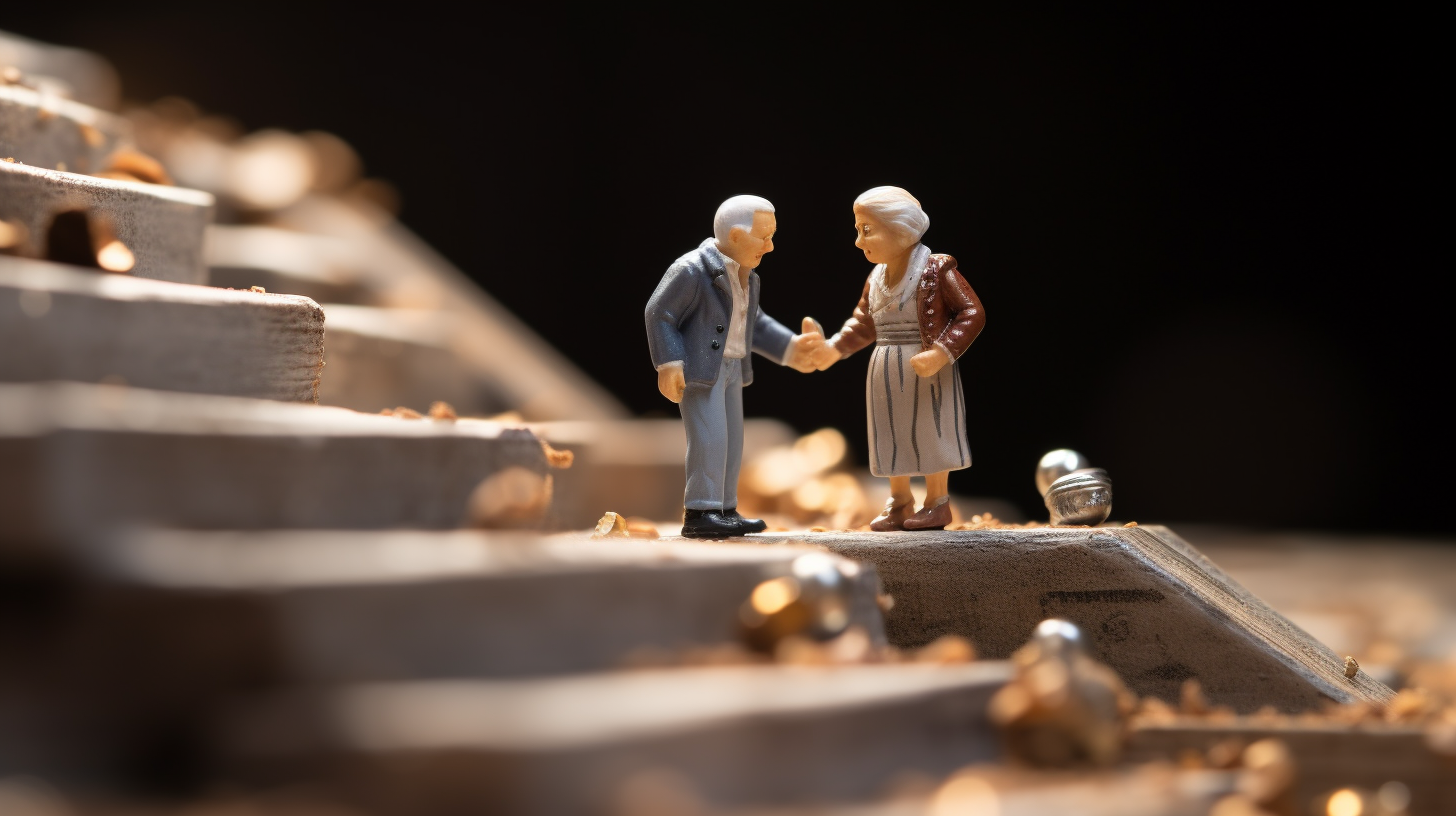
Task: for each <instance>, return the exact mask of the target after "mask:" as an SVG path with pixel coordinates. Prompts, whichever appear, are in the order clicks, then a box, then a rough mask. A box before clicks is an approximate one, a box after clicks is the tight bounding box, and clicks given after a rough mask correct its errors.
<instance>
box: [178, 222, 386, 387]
mask: <svg viewBox="0 0 1456 816" xmlns="http://www.w3.org/2000/svg"><path fill="white" fill-rule="evenodd" d="M205 251H206V254H207V274H208V282H209V283H211V284H212V285H213V286H221V287H230V288H233V289H248V288H251V287H253V286H261V287H263V288H264V289H267V290H268V291H269V292H283V293H287V294H290V295H303V296H304V297H310V298H313V299H314V300H316V301H318V302H319V303H342V304H346V305H350V306H375V305H378V304H379V295H378V292H379V290H380V289H382V288H384V287H383V286H382V285H381V282H380V281H376V280H374V279H373V278H371V277H369V275H368V273H369V271H370V270H369V266H368V264H367V263H366V262H365V260H364V259H363V258H361V257H360V256H359V255H360V253H359V252H358V250H357V249H356V247H355V246H354V245H353V244H350V243H348V242H347V241H343V240H339V239H337V238H329V237H327V236H321V235H309V234H307V233H302V232H294V231H293V230H285V229H277V228H276V227H260V226H237V225H230V224H213V225H211V226H209V227H208V228H207V245H206V247H205ZM391 407H392V406H391Z"/></svg>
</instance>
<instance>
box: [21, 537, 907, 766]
mask: <svg viewBox="0 0 1456 816" xmlns="http://www.w3.org/2000/svg"><path fill="white" fill-rule="evenodd" d="M70 551H71V552H72V553H73V554H74V557H73V558H71V559H69V560H67V561H65V562H62V563H61V564H59V565H56V564H55V562H52V565H51V566H49V567H47V568H45V569H38V568H36V567H34V566H32V567H31V568H30V569H29V570H26V569H24V568H23V566H24V565H18V566H17V565H16V564H14V563H13V562H12V563H10V564H8V565H7V563H6V562H5V561H3V560H0V592H4V593H6V594H7V595H8V596H9V601H8V602H7V603H5V604H0V635H3V634H4V633H6V632H12V631H17V630H18V629H19V628H21V627H22V626H23V628H24V630H25V632H26V637H25V638H23V639H14V638H8V637H3V636H0V768H5V767H9V768H12V769H14V768H21V769H24V770H25V771H26V772H27V773H31V774H37V775H42V776H48V775H52V774H57V773H59V774H63V775H76V774H87V773H89V774H91V775H95V776H107V775H111V774H121V775H123V776H124V775H125V773H126V771H125V768H126V767H127V762H126V760H125V757H126V756H127V754H128V752H141V751H142V750H143V748H141V747H140V746H151V745H159V744H165V743H166V741H167V740H168V739H172V740H174V741H175V740H178V739H186V740H189V741H191V743H192V744H190V745H189V750H197V751H200V750H202V746H200V745H197V744H195V741H196V740H197V739H198V737H196V736H195V735H191V736H188V735H186V734H182V735H177V734H174V735H172V736H171V737H169V736H168V729H169V728H173V727H184V730H186V731H187V733H188V734H191V729H193V728H194V727H195V726H196V725H197V724H199V723H202V722H204V721H205V720H206V719H207V717H208V716H209V712H211V711H212V710H213V708H214V707H216V706H217V705H219V704H220V702H221V701H223V700H226V699H227V698H228V697H229V696H232V695H238V694H247V693H257V692H258V691H259V690H260V689H265V688H271V689H279V688H295V687H320V686H336V685H346V684H354V683H367V682H383V681H404V680H424V679H435V680H440V679H467V678H510V677H522V676H540V675H547V674H554V673H562V672H583V671H599V670H603V669H612V668H618V667H620V666H623V665H625V664H626V663H627V662H628V661H629V660H632V659H633V657H634V655H640V654H643V650H651V651H652V652H653V653H656V654H668V653H672V652H673V651H674V650H678V649H683V648H688V647H693V646H700V647H713V646H722V645H724V644H729V643H736V642H737V641H738V638H739V630H738V626H739V624H738V620H739V619H738V613H739V608H740V607H741V605H742V604H743V603H744V602H745V600H747V599H748V597H749V596H750V594H751V593H752V591H753V589H754V587H755V586H757V585H758V584H759V583H760V582H762V581H765V580H768V579H770V578H776V577H779V576H782V575H787V574H789V572H790V568H791V565H792V563H793V561H794V559H796V558H798V557H800V556H801V555H804V554H807V553H811V552H813V553H817V552H819V551H817V550H809V549H807V548H786V547H764V548H752V549H748V548H743V547H734V546H729V545H714V544H704V543H699V542H692V543H682V542H676V543H673V542H663V541H645V540H619V539H608V540H601V541H564V540H560V539H541V538H539V537H536V536H534V535H531V534H527V533H519V534H512V533H503V532H489V533H487V532H479V531H449V532H424V531H379V532H371V531H348V532H338V531H336V532H299V531H293V532H281V531H275V532H261V533H240V532H212V533H207V532H197V531H161V530H150V531H140V530H138V531H132V532H129V533H117V534H101V535H98V536H97V537H95V538H92V539H89V540H87V541H85V542H83V543H81V544H78V545H76V546H74V547H72V548H71V550H70ZM0 554H3V553H0ZM7 566H8V569H7ZM877 590H878V582H877V580H876V579H875V576H874V574H873V573H872V572H869V571H862V572H860V574H859V575H858V577H857V578H856V579H855V583H854V584H853V585H852V593H851V604H850V620H849V625H851V626H858V627H861V628H862V629H863V630H864V631H865V632H867V633H869V634H870V635H871V642H877V643H879V644H883V643H884V629H883V622H882V619H881V617H880V613H879V608H878V606H877V604H876V594H877ZM639 659H640V658H639ZM178 724H183V725H181V726H179V725H178ZM78 732H80V733H84V732H92V733H93V734H94V736H92V737H90V738H86V739H81V738H76V737H74V735H75V734H77V733H78ZM68 737H69V738H68ZM147 750H150V749H147Z"/></svg>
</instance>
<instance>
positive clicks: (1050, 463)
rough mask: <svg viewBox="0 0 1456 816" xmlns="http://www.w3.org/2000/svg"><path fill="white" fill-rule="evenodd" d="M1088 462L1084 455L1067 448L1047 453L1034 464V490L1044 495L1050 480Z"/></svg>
mask: <svg viewBox="0 0 1456 816" xmlns="http://www.w3.org/2000/svg"><path fill="white" fill-rule="evenodd" d="M1089 464H1090V463H1089V462H1088V461H1087V458H1086V457H1085V456H1083V455H1082V454H1080V453H1077V452H1076V451H1074V450H1068V449H1067V448H1061V449H1059V450H1054V451H1052V452H1051V453H1048V454H1047V455H1046V456H1043V457H1042V458H1041V461H1040V462H1038V463H1037V466H1036V492H1037V493H1040V494H1041V495H1043V496H1045V495H1046V492H1047V489H1048V488H1050V487H1051V486H1052V482H1055V481H1056V480H1058V479H1060V478H1062V477H1063V476H1066V475H1067V474H1068V473H1071V472H1072V471H1074V470H1081V469H1082V468H1084V467H1087V466H1088V465H1089Z"/></svg>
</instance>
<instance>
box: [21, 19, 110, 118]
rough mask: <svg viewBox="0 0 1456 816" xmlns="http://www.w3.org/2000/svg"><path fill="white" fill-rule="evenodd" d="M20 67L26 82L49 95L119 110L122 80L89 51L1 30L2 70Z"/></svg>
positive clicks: (108, 65)
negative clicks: (38, 40)
mask: <svg viewBox="0 0 1456 816" xmlns="http://www.w3.org/2000/svg"><path fill="white" fill-rule="evenodd" d="M7 67H10V68H17V69H19V70H20V71H21V73H22V75H23V81H25V82H27V83H30V84H33V85H36V86H38V87H39V88H40V89H42V90H44V91H46V92H47V93H49V94H52V95H55V96H59V97H63V98H66V99H74V100H76V101H77V102H80V103H82V104H85V105H90V106H92V107H94V108H100V109H102V110H116V105H117V103H118V102H119V101H120V100H121V81H120V79H119V78H118V77H117V75H116V69H115V68H112V67H111V64H110V63H108V62H107V61H106V60H104V59H102V58H101V57H99V56H97V55H96V54H93V53H91V52H90V51H82V50H81V49H79V48H67V47H64V46H59V45H50V44H48V43H42V42H37V41H35V40H31V39H27V38H25V37H20V36H17V35H15V34H11V33H10V32H8V31H0V69H4V68H7Z"/></svg>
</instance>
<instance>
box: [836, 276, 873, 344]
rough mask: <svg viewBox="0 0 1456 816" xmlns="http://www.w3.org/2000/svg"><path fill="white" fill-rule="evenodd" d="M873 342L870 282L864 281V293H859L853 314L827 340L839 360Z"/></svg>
mask: <svg viewBox="0 0 1456 816" xmlns="http://www.w3.org/2000/svg"><path fill="white" fill-rule="evenodd" d="M873 342H875V320H874V318H872V317H870V282H869V280H865V285H864V291H862V292H861V293H860V296H859V304H858V305H857V306H855V307H854V314H852V315H850V317H849V319H848V320H846V321H844V327H843V328H841V329H840V330H839V331H838V333H836V334H835V335H834V336H833V337H831V338H829V343H828V345H829V346H830V347H831V348H833V349H834V350H835V351H837V352H838V353H839V357H840V359H843V358H845V357H848V356H849V355H851V354H853V353H855V352H856V351H859V350H860V349H862V348H864V347H865V346H868V345H870V344H871V343H873Z"/></svg>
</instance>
